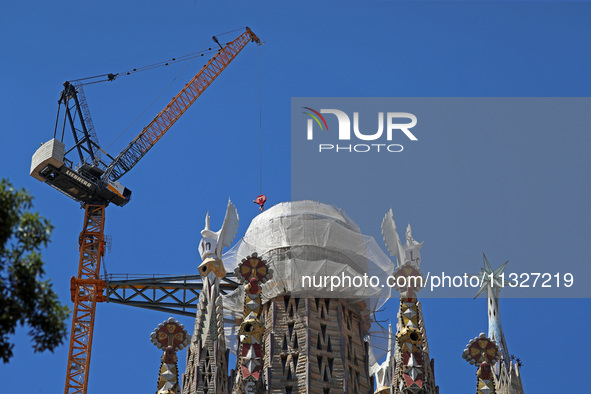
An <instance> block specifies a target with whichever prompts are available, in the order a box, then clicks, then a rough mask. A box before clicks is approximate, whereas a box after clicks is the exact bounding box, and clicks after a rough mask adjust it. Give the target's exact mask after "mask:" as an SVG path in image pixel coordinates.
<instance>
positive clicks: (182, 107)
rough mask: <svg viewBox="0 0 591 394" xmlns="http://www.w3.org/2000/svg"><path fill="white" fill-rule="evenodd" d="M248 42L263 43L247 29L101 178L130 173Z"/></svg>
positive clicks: (146, 129)
mask: <svg viewBox="0 0 591 394" xmlns="http://www.w3.org/2000/svg"><path fill="white" fill-rule="evenodd" d="M249 41H253V42H255V43H257V44H259V45H260V43H261V41H260V39H259V38H258V37H257V36H256V35H255V34H254V33H253V32H252V30H250V29H249V28H248V27H247V28H246V31H245V32H244V33H242V34H241V35H240V36H239V37H238V38H236V39H235V40H233V41H231V42H229V43H227V44H226V45H225V46H224V47H222V48H221V49H220V50H219V51H218V53H217V54H216V55H215V56H214V57H213V58H211V59H210V60H209V61H208V62H207V64H206V65H205V66H203V68H202V69H201V70H200V71H199V72H198V73H197V75H195V76H194V77H193V79H191V81H189V83H188V84H187V85H185V87H184V88H183V89H182V90H181V91H180V92H179V93H178V94H177V95H176V96H175V97H174V98H173V99H172V100H171V101H170V103H168V105H167V106H166V107H164V109H163V110H162V111H160V113H158V115H156V117H155V118H154V119H153V120H152V121H151V122H150V124H148V125H147V126H146V127H145V128H144V129H143V130H142V132H141V133H140V134H139V135H138V136H137V137H136V138H135V139H134V140H133V141H131V143H130V144H129V145H128V146H127V147H126V148H125V149H124V150H123V151H122V152H121V153H120V154H119V156H117V157H116V158H115V160H114V161H113V162H112V163H111V165H109V167H108V168H107V170H106V171H105V173H104V175H103V176H102V179H103V181H108V180H111V181H116V180H118V179H119V178H121V177H122V176H123V175H125V173H127V172H128V171H129V170H131V169H132V168H133V166H135V165H136V164H137V163H138V161H140V159H141V158H142V157H143V156H144V155H145V154H146V153H148V151H149V150H150V148H152V147H153V146H154V144H156V142H157V141H158V140H159V139H160V138H162V136H163V135H164V134H165V133H166V132H167V131H168V129H170V128H171V127H172V125H173V124H174V123H175V122H176V121H177V120H178V119H179V118H180V117H181V115H182V114H183V113H184V112H185V111H186V110H187V109H188V108H189V107H190V106H191V104H193V103H194V102H195V100H197V98H198V97H199V96H200V95H201V94H202V93H203V92H204V91H205V89H207V87H208V86H209V85H210V84H211V83H212V82H213V81H214V80H215V79H216V78H217V76H218V75H220V73H221V72H222V71H224V69H225V68H226V67H227V66H228V65H229V64H230V63H231V62H232V60H234V58H235V57H236V55H238V53H240V51H241V50H242V49H243V48H244V47H245V46H246V44H248V42H249Z"/></svg>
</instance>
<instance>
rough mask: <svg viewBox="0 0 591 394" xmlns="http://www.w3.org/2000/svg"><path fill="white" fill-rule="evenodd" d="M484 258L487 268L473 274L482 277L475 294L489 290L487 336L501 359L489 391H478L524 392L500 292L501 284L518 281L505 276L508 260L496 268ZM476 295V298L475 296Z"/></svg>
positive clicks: (484, 392)
mask: <svg viewBox="0 0 591 394" xmlns="http://www.w3.org/2000/svg"><path fill="white" fill-rule="evenodd" d="M483 258H484V268H482V269H481V271H480V273H479V274H478V275H472V276H475V277H477V278H478V279H479V280H480V289H479V290H478V293H476V297H478V296H479V295H480V294H482V293H484V292H486V298H487V308H488V338H490V340H491V341H492V342H493V343H495V344H496V345H497V347H498V348H499V358H500V361H499V362H498V363H496V364H495V365H494V366H493V368H492V379H493V381H494V387H493V388H492V389H491V390H494V391H487V390H486V389H484V390H481V389H478V390H477V392H478V393H481V394H487V393H497V394H523V384H522V382H521V374H520V372H519V362H514V361H513V360H512V357H511V355H510V353H509V350H508V346H507V342H506V340H505V334H504V332H503V326H502V324H501V312H500V309H499V292H500V290H501V288H502V287H504V286H507V285H511V286H515V285H516V284H515V283H514V282H512V281H509V280H507V279H505V278H504V275H503V271H504V269H505V267H506V266H507V263H508V261H507V262H505V263H504V264H503V265H501V266H500V267H498V268H496V269H493V268H492V267H491V265H490V263H489V262H488V259H487V258H486V255H483ZM476 297H474V298H476Z"/></svg>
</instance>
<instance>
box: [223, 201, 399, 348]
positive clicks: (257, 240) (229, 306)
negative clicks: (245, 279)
mask: <svg viewBox="0 0 591 394" xmlns="http://www.w3.org/2000/svg"><path fill="white" fill-rule="evenodd" d="M376 225H379V223H377V224H376ZM254 252H256V253H258V255H259V256H260V257H262V258H263V259H264V260H266V261H267V264H268V265H269V267H270V268H271V269H273V271H274V272H273V278H272V279H271V280H270V281H269V282H267V283H266V284H264V285H263V286H262V290H263V301H264V302H266V301H268V300H270V299H272V298H274V297H276V296H279V295H282V294H286V293H291V295H292V296H295V297H323V298H340V299H348V300H350V301H351V302H359V301H363V302H364V304H365V305H366V308H367V310H366V313H368V314H369V315H373V312H374V311H375V310H376V309H378V308H379V307H381V306H382V305H383V304H384V303H385V302H386V300H387V299H388V298H389V297H390V296H391V292H392V291H394V290H393V289H390V288H389V287H388V286H384V287H382V286H381V285H383V284H385V283H386V278H387V277H388V276H389V275H391V274H392V273H393V271H394V264H393V263H392V261H391V260H390V259H389V258H388V256H386V254H385V253H384V252H383V251H382V249H381V248H380V247H379V246H378V244H377V243H376V241H375V240H374V239H373V237H369V236H365V235H362V234H361V231H360V230H359V227H358V226H357V224H355V222H353V221H352V220H351V219H350V218H349V217H348V216H347V215H346V214H345V213H344V212H343V211H342V210H341V209H339V208H336V207H334V206H331V205H327V204H322V203H319V202H315V201H295V202H286V203H281V204H278V205H275V206H274V207H272V208H270V209H269V210H267V211H265V212H263V213H261V214H260V215H258V216H257V217H256V218H255V219H254V220H253V221H252V222H251V224H250V226H249V227H248V230H247V231H246V234H245V235H244V237H243V238H242V239H241V240H240V241H239V242H237V243H236V244H235V245H234V246H233V247H232V248H231V249H230V250H229V251H228V252H226V253H225V254H224V255H223V262H224V266H225V267H226V270H227V271H229V272H231V271H233V270H234V269H235V268H236V267H237V266H238V264H239V263H240V261H241V260H242V259H243V258H245V257H247V256H249V255H251V254H252V253H254ZM364 275H365V277H367V278H368V279H367V280H365V279H363V278H364ZM306 276H308V277H310V278H311V280H304V277H306ZM333 276H336V277H338V278H339V279H340V282H341V283H340V286H337V287H331V285H335V284H337V283H336V279H331V278H332V277H333ZM372 276H375V277H377V278H379V280H380V285H379V286H371V285H368V286H365V283H363V285H362V286H359V285H358V284H359V281H361V280H363V281H364V282H369V278H371V277H372ZM327 277H328V278H327ZM355 277H357V279H354V278H355ZM347 278H350V280H351V282H352V283H351V284H349V282H348V281H349V279H347ZM326 279H327V280H328V281H327V282H326V283H323V282H324V281H325V280H326ZM374 283H375V282H374ZM395 296H396V297H397V294H396V295H395ZM243 297H244V292H243V289H242V287H239V288H238V289H237V290H236V291H234V292H233V293H230V294H228V295H227V296H225V299H224V310H225V314H226V315H227V318H228V320H232V321H235V319H237V318H238V319H240V317H241V315H242V312H243V299H244V298H243ZM227 334H229V335H228V337H231V333H230V332H228V333H227Z"/></svg>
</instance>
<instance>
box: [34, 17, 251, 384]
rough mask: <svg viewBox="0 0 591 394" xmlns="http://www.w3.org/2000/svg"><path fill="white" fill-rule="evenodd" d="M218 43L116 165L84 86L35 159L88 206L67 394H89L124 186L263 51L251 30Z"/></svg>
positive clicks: (75, 286) (76, 88) (65, 103)
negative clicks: (193, 110)
mask: <svg viewBox="0 0 591 394" xmlns="http://www.w3.org/2000/svg"><path fill="white" fill-rule="evenodd" d="M214 41H215V42H216V43H217V44H218V45H219V46H220V49H219V50H218V51H217V53H216V54H215V55H214V56H213V58H212V59H210V60H209V61H208V62H207V64H206V65H205V66H204V67H203V68H202V69H201V70H200V71H199V72H198V73H197V74H196V75H195V76H194V77H193V78H192V79H191V80H190V81H189V83H188V84H187V85H185V87H184V88H183V89H182V90H181V91H180V92H179V93H178V94H177V95H176V96H175V97H174V98H173V99H172V100H171V101H170V103H168V105H167V106H166V107H164V109H163V110H162V111H160V112H159V113H158V114H157V115H156V117H154V119H153V120H152V121H151V122H150V123H149V124H148V125H147V126H146V127H145V128H144V129H143V130H142V131H141V132H140V134H139V135H138V136H137V137H135V139H133V141H131V142H130V143H129V145H128V146H127V147H126V148H125V149H123V151H121V153H119V155H117V156H116V157H112V156H111V155H109V154H107V153H106V152H104V150H103V149H102V148H101V146H100V144H99V141H98V138H97V135H96V132H95V130H94V126H93V124H92V119H91V118H90V111H89V110H88V106H87V104H86V99H85V96H84V90H83V88H82V84H83V83H81V82H80V80H79V81H74V82H72V83H70V82H65V83H64V90H63V91H62V93H61V95H60V98H59V100H58V115H57V119H56V126H55V130H54V135H53V138H52V139H51V140H49V141H48V142H46V143H44V144H42V146H41V147H40V148H38V149H37V151H36V152H35V154H34V155H33V158H32V162H31V171H30V174H31V176H33V177H34V178H36V179H38V180H39V181H42V182H45V183H47V184H49V185H50V186H52V187H53V188H55V189H57V190H59V191H60V192H62V193H64V194H65V195H67V196H68V197H70V198H72V199H74V200H76V201H78V202H80V203H81V204H82V206H83V207H84V210H85V216H84V225H83V229H82V232H81V233H80V237H79V245H80V258H79V264H78V273H77V276H76V277H72V280H71V292H72V301H73V302H74V311H73V317H72V330H71V333H70V347H69V353H68V367H67V374H66V385H65V390H64V393H65V394H69V393H86V391H87V385H88V370H89V366H90V355H91V351H92V337H93V328H94V318H95V311H96V303H97V302H103V301H104V300H105V296H104V295H103V291H104V289H105V282H104V281H102V280H101V279H100V278H99V273H100V266H101V260H102V257H103V254H104V250H105V235H104V224H105V208H106V207H107V205H109V204H110V203H113V204H115V205H118V206H124V205H126V204H127V203H128V202H129V201H130V199H131V191H130V190H129V189H127V188H126V187H125V186H123V185H122V184H121V183H119V181H118V180H119V179H120V178H121V177H122V176H123V175H125V174H126V173H127V172H128V171H129V170H131V169H132V168H133V167H134V166H135V165H136V164H137V163H138V162H139V161H140V160H141V158H142V157H144V155H145V154H146V153H147V152H148V151H149V150H150V149H151V148H152V147H153V146H154V145H155V144H156V142H158V140H160V138H162V137H163V136H164V134H165V133H166V132H167V131H168V130H169V129H170V128H171V127H172V125H173V124H174V123H175V122H176V121H177V120H178V119H179V118H180V117H181V116H182V114H183V113H184V112H185V111H186V110H187V109H188V108H189V107H190V106H191V104H193V103H194V102H195V100H197V98H198V97H199V96H200V95H201V94H202V93H203V92H204V91H205V89H207V87H208V86H209V85H211V83H212V82H213V81H214V80H215V79H216V78H217V77H218V76H219V75H220V73H221V72H222V71H223V70H224V69H225V68H226V67H227V66H228V65H229V64H230V62H232V60H234V58H235V57H236V56H237V55H238V53H240V51H241V50H242V49H243V48H244V47H245V46H246V44H248V43H249V42H255V43H256V44H257V45H261V40H260V39H259V38H258V37H257V36H256V35H255V34H254V33H253V32H252V30H250V29H249V28H248V27H247V28H246V30H245V31H244V32H243V33H242V34H241V35H240V36H238V37H237V38H236V39H234V40H233V41H231V42H229V43H227V44H226V45H224V46H222V45H221V44H220V43H219V40H217V38H214ZM105 75H106V77H107V79H106V80H109V81H111V80H114V79H115V78H116V77H117V74H105ZM92 83H94V82H92ZM62 107H63V108H64V113H63V120H62V123H61V126H62V127H61V129H60V128H59V127H58V125H60V122H59V120H60V109H61V108H62ZM66 125H69V127H70V129H71V131H72V135H73V141H74V143H73V145H72V146H71V147H70V148H69V149H68V150H66V145H65V143H64V134H65V129H66ZM72 152H75V153H77V154H78V159H79V162H77V164H75V163H74V161H73V160H71V159H70V157H69V156H71V155H72V154H74V153H72Z"/></svg>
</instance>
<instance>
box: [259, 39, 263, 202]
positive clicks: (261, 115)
mask: <svg viewBox="0 0 591 394" xmlns="http://www.w3.org/2000/svg"><path fill="white" fill-rule="evenodd" d="M261 79H262V77H261V47H259V181H260V194H263V105H262V88H261Z"/></svg>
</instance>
